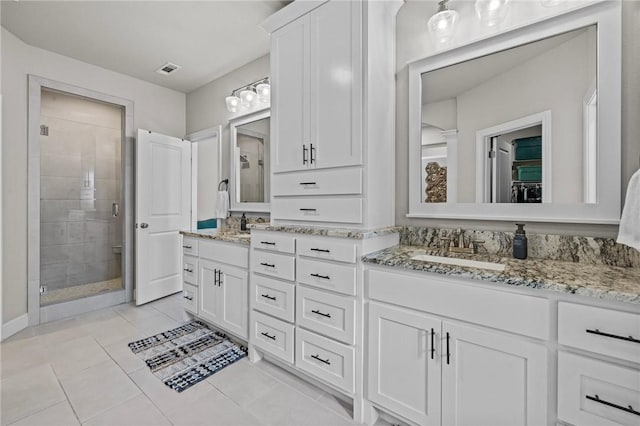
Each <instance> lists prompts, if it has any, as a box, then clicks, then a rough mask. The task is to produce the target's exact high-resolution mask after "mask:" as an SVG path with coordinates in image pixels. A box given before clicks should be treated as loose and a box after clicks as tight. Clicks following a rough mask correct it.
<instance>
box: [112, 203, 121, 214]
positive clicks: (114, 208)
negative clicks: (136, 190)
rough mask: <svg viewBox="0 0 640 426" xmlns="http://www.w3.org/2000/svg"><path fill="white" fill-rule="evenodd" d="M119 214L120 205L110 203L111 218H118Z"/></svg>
mask: <svg viewBox="0 0 640 426" xmlns="http://www.w3.org/2000/svg"><path fill="white" fill-rule="evenodd" d="M119 214H120V204H118V203H116V202H113V203H111V216H113V217H118V215H119Z"/></svg>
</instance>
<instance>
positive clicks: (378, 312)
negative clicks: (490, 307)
mask: <svg viewBox="0 0 640 426" xmlns="http://www.w3.org/2000/svg"><path fill="white" fill-rule="evenodd" d="M440 328H441V321H440V320H438V319H435V318H431V317H428V316H426V315H423V314H419V313H417V312H412V311H409V310H406V309H401V308H395V307H391V306H388V305H380V304H377V303H375V302H372V303H370V304H369V359H368V368H369V384H368V395H367V396H368V398H369V400H370V401H372V402H374V403H376V404H379V405H380V406H382V407H384V408H387V409H389V410H390V411H393V412H395V413H397V414H398V415H401V416H403V417H406V418H407V419H409V420H412V421H414V422H415V423H417V424H420V425H439V424H440V418H441V415H440V401H441V400H440V383H441V380H440V374H441V359H440V356H439V352H440V351H438V348H437V346H438V343H439V338H438V336H439V335H440ZM432 336H433V339H432ZM432 342H433V346H432ZM432 349H433V350H434V351H433V356H432Z"/></svg>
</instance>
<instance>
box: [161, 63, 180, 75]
mask: <svg viewBox="0 0 640 426" xmlns="http://www.w3.org/2000/svg"><path fill="white" fill-rule="evenodd" d="M180 68H182V67H181V66H180V65H176V64H172V63H171V62H167V63H166V64H164V65H163V66H161V67H160V68H158V69H157V70H156V72H157V73H158V74H164V75H169V74H173V73H174V72H176V71H178V70H179V69H180Z"/></svg>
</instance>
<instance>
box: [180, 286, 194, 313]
mask: <svg viewBox="0 0 640 426" xmlns="http://www.w3.org/2000/svg"><path fill="white" fill-rule="evenodd" d="M182 302H183V304H184V310H185V311H188V312H191V313H192V314H194V315H198V287H196V286H194V285H191V284H187V283H183V285H182Z"/></svg>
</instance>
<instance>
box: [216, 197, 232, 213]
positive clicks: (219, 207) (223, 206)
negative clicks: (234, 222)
mask: <svg viewBox="0 0 640 426" xmlns="http://www.w3.org/2000/svg"><path fill="white" fill-rule="evenodd" d="M227 216H229V193H228V192H227V191H218V202H217V204H216V218H218V219H226V218H227Z"/></svg>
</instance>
